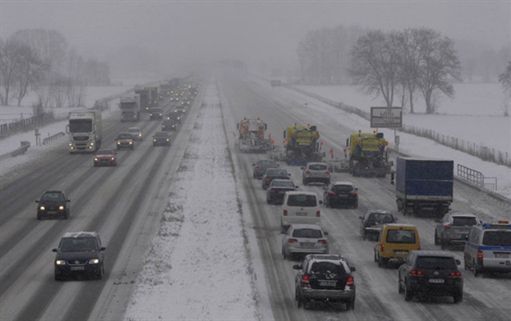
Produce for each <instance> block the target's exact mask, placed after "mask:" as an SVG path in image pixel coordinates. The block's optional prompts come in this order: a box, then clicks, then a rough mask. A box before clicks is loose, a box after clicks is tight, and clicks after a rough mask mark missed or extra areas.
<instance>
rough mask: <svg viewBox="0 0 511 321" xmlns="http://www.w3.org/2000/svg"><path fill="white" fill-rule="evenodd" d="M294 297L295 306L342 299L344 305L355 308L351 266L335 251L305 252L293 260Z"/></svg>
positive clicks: (352, 269) (340, 300)
mask: <svg viewBox="0 0 511 321" xmlns="http://www.w3.org/2000/svg"><path fill="white" fill-rule="evenodd" d="M293 269H295V270H298V273H297V274H296V277H295V299H296V303H297V305H298V307H301V306H302V305H303V306H304V308H307V307H308V304H309V303H313V302H316V301H319V302H344V303H345V304H346V309H347V310H349V309H350V308H351V309H355V280H354V278H353V275H352V274H351V272H354V271H355V268H353V267H350V266H349V265H348V262H347V261H346V260H345V259H344V258H343V257H342V256H340V255H336V254H309V255H307V256H305V259H304V261H303V263H302V264H296V265H294V266H293Z"/></svg>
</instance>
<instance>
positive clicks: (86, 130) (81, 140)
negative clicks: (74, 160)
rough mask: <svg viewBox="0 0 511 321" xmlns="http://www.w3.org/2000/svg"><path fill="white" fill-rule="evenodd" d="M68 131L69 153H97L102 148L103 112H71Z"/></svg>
mask: <svg viewBox="0 0 511 321" xmlns="http://www.w3.org/2000/svg"><path fill="white" fill-rule="evenodd" d="M66 131H67V133H68V136H69V144H68V151H69V153H93V152H95V151H96V150H98V149H99V148H100V147H101V138H102V123H101V112H100V111H99V110H91V109H89V110H86V111H73V112H70V113H69V117H68V125H67V128H66Z"/></svg>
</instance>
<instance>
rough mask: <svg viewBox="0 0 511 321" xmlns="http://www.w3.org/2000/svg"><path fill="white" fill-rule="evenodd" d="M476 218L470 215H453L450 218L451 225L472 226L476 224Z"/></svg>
mask: <svg viewBox="0 0 511 321" xmlns="http://www.w3.org/2000/svg"><path fill="white" fill-rule="evenodd" d="M476 224H477V220H476V218H475V217H470V216H454V217H453V218H452V225H454V226H472V225H476Z"/></svg>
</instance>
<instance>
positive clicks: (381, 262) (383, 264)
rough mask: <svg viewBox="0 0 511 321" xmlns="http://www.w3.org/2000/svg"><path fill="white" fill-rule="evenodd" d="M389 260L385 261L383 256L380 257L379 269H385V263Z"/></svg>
mask: <svg viewBox="0 0 511 321" xmlns="http://www.w3.org/2000/svg"><path fill="white" fill-rule="evenodd" d="M386 261H387V260H385V259H384V258H382V257H381V256H378V267H381V268H382V267H385V263H387V262H386Z"/></svg>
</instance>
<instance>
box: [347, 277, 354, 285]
mask: <svg viewBox="0 0 511 321" xmlns="http://www.w3.org/2000/svg"><path fill="white" fill-rule="evenodd" d="M354 284H355V279H353V276H351V275H349V276H348V277H347V278H346V285H348V286H353V285H354Z"/></svg>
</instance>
